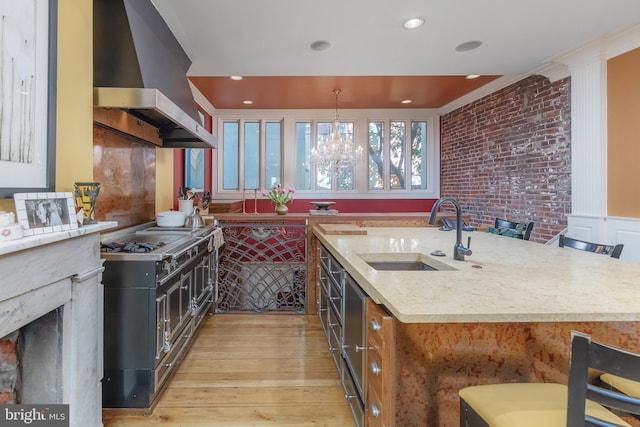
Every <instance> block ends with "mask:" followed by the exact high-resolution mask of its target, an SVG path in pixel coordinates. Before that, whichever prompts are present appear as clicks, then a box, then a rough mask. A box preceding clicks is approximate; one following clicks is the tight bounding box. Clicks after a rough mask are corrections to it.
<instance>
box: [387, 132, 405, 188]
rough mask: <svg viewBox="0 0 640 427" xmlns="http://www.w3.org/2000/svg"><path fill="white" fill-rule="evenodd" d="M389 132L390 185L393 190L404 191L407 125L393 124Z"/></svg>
mask: <svg viewBox="0 0 640 427" xmlns="http://www.w3.org/2000/svg"><path fill="white" fill-rule="evenodd" d="M389 130H390V140H389V167H390V170H389V185H390V187H391V189H404V188H406V187H405V183H404V178H405V176H404V164H405V161H404V160H405V150H404V142H405V123H404V122H391V123H390V125H389Z"/></svg>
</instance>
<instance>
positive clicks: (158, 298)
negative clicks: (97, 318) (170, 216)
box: [102, 224, 223, 408]
mask: <svg viewBox="0 0 640 427" xmlns="http://www.w3.org/2000/svg"><path fill="white" fill-rule="evenodd" d="M152 225H153V224H152ZM222 244H223V241H222V233H221V230H219V229H218V228H215V227H213V226H208V227H203V228H199V229H186V228H176V229H167V228H160V227H153V226H146V227H144V226H141V227H138V228H135V229H127V230H121V231H119V232H115V233H109V234H105V235H103V236H102V248H103V251H104V252H103V253H102V258H103V259H104V260H105V261H104V267H105V270H104V273H103V284H104V286H105V324H104V328H105V334H104V336H105V342H104V379H103V407H106V408H150V407H151V406H152V405H153V402H154V400H155V398H156V397H157V396H158V394H159V392H160V391H161V390H162V387H163V385H164V384H165V383H166V381H167V379H168V378H169V377H170V375H171V374H172V373H173V372H174V371H175V369H176V368H177V366H178V365H179V363H180V362H181V360H182V358H183V357H184V354H185V352H186V350H187V349H188V347H189V345H190V344H191V342H192V339H193V337H194V334H195V333H196V332H197V329H198V327H199V326H200V325H201V323H202V320H203V318H204V316H205V315H206V313H207V312H208V311H210V308H211V304H212V302H213V286H214V283H213V280H215V277H216V276H215V272H214V271H211V268H212V267H215V266H216V265H217V263H216V259H217V255H216V254H217V249H218V248H219V247H220V246H221V245H222Z"/></svg>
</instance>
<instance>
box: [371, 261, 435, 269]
mask: <svg viewBox="0 0 640 427" xmlns="http://www.w3.org/2000/svg"><path fill="white" fill-rule="evenodd" d="M367 264H369V265H370V266H371V267H373V268H375V269H376V270H387V271H412V270H432V271H434V270H436V271H437V268H434V267H432V266H430V265H429V264H425V263H424V262H422V261H367Z"/></svg>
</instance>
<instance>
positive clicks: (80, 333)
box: [0, 222, 117, 426]
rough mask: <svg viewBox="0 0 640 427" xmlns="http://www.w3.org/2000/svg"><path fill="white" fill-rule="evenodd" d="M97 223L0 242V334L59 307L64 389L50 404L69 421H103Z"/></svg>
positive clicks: (104, 224) (103, 224)
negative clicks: (63, 407) (62, 409)
mask: <svg viewBox="0 0 640 427" xmlns="http://www.w3.org/2000/svg"><path fill="white" fill-rule="evenodd" d="M116 226H117V223H116V222H101V223H98V224H95V225H89V226H83V227H80V228H78V229H77V230H70V231H64V232H59V233H49V234H42V235H37V236H28V237H24V238H22V239H19V240H13V241H8V242H1V243H0V271H1V272H2V278H1V279H0V337H2V336H5V335H8V334H9V333H11V332H13V331H15V330H17V329H20V328H22V327H23V326H25V325H27V324H29V323H31V322H32V321H33V320H35V319H38V318H39V317H41V316H43V315H45V314H47V313H49V312H51V311H53V310H55V309H57V308H59V307H62V308H63V310H62V311H63V319H62V325H63V327H62V329H63V331H62V372H59V373H58V374H59V377H60V378H62V382H61V383H62V390H60V392H59V395H60V396H61V398H57V399H58V400H59V401H53V402H23V403H32V404H47V403H64V404H68V405H69V418H70V420H69V421H70V425H72V426H101V425H102V416H101V412H102V395H101V384H100V380H101V378H102V333H103V331H102V322H103V308H102V304H103V289H102V285H101V283H100V281H101V277H102V270H103V268H102V260H101V259H100V234H99V233H100V232H101V231H104V230H108V229H111V228H114V227H116Z"/></svg>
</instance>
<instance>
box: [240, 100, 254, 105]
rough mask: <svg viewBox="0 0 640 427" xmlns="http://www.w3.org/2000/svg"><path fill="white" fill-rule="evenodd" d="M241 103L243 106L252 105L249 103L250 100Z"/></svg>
mask: <svg viewBox="0 0 640 427" xmlns="http://www.w3.org/2000/svg"><path fill="white" fill-rule="evenodd" d="M242 103H243V104H244V105H251V104H253V101H250V100H248V99H247V100H244V101H242Z"/></svg>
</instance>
